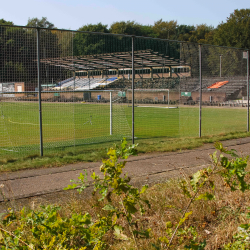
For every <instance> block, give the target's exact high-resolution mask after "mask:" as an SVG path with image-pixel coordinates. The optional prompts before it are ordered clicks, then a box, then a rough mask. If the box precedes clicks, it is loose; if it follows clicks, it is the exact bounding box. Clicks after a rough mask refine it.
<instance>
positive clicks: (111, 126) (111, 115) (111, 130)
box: [110, 91, 113, 135]
mask: <svg viewBox="0 0 250 250" xmlns="http://www.w3.org/2000/svg"><path fill="white" fill-rule="evenodd" d="M112 118H113V114H112V92H111V91H110V135H112V133H113V120H112Z"/></svg>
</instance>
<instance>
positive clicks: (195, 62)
mask: <svg viewBox="0 0 250 250" xmlns="http://www.w3.org/2000/svg"><path fill="white" fill-rule="evenodd" d="M180 60H181V64H182V65H185V70H184V71H185V74H183V76H182V77H181V78H180V136H184V137H189V136H191V137H192V136H198V135H199V100H200V97H199V96H200V95H199V91H200V79H199V46H198V44H191V43H181V44H180Z"/></svg>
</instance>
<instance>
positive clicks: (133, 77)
mask: <svg viewBox="0 0 250 250" xmlns="http://www.w3.org/2000/svg"><path fill="white" fill-rule="evenodd" d="M134 41H135V38H134V36H132V144H134V143H135V120H134V118H135V110H134V109H135V106H134V80H135V68H134Z"/></svg>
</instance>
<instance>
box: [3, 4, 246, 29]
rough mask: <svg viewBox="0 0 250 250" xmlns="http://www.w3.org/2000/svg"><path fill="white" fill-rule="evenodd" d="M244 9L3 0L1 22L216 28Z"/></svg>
mask: <svg viewBox="0 0 250 250" xmlns="http://www.w3.org/2000/svg"><path fill="white" fill-rule="evenodd" d="M246 8H250V1H249V0H209V1H204V0H172V1H169V0H124V1H121V0H92V1H91V0H88V1H86V0H8V1H6V0H5V1H3V0H2V1H1V5H0V19H2V18H3V19H5V20H6V21H12V22H13V23H14V24H15V25H21V26H24V25H26V24H27V22H28V19H29V18H34V17H37V18H42V17H47V19H48V21H49V22H51V23H53V24H54V25H55V26H56V27H57V28H59V29H71V30H77V29H79V28H80V27H82V26H83V25H87V24H97V23H99V22H101V23H102V24H107V25H108V27H110V25H111V24H112V23H114V22H119V21H129V20H130V21H135V22H137V23H140V24H143V25H153V24H154V22H155V21H158V20H160V19H162V20H163V21H171V20H174V21H177V23H178V24H179V25H180V24H186V25H199V24H207V25H212V26H214V27H217V25H219V24H220V23H221V22H226V20H227V17H229V16H230V14H231V13H233V12H234V10H235V9H246Z"/></svg>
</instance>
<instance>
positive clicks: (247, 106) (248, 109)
mask: <svg viewBox="0 0 250 250" xmlns="http://www.w3.org/2000/svg"><path fill="white" fill-rule="evenodd" d="M247 132H249V50H248V51H247Z"/></svg>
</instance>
